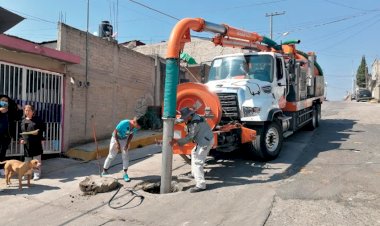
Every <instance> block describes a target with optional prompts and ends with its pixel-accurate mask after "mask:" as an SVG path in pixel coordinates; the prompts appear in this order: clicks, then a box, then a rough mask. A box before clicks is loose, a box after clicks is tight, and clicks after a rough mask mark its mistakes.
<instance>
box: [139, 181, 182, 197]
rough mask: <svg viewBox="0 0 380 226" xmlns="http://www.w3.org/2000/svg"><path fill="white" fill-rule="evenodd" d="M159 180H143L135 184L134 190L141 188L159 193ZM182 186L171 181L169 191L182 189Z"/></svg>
mask: <svg viewBox="0 0 380 226" xmlns="http://www.w3.org/2000/svg"><path fill="white" fill-rule="evenodd" d="M160 188H161V182H160V181H143V182H141V183H139V184H137V185H136V186H135V187H134V189H135V190H140V189H141V190H143V191H145V192H148V193H152V194H160ZM182 189H183V187H182V185H181V184H180V183H178V182H177V181H172V183H171V187H170V193H174V192H178V191H182Z"/></svg>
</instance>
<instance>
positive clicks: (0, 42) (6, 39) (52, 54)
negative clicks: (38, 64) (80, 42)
mask: <svg viewBox="0 0 380 226" xmlns="http://www.w3.org/2000/svg"><path fill="white" fill-rule="evenodd" d="M0 47H2V48H4V49H9V50H15V51H19V52H24V53H31V54H36V55H40V56H45V57H49V58H52V59H55V60H59V61H62V62H66V63H71V64H79V63H80V57H79V56H77V55H74V54H71V53H67V52H63V51H59V50H56V49H52V48H49V47H45V46H42V45H39V44H37V43H34V42H31V41H27V40H24V39H21V38H18V37H15V36H9V35H5V34H0Z"/></svg>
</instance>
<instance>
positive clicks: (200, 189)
mask: <svg viewBox="0 0 380 226" xmlns="http://www.w3.org/2000/svg"><path fill="white" fill-rule="evenodd" d="M204 190H206V188H200V187H197V186H194V187H192V188H190V193H196V192H201V191H204Z"/></svg>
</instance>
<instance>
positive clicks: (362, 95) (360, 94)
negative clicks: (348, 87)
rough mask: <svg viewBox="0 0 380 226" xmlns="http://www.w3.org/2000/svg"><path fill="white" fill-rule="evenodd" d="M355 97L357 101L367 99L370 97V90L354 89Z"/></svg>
mask: <svg viewBox="0 0 380 226" xmlns="http://www.w3.org/2000/svg"><path fill="white" fill-rule="evenodd" d="M355 99H356V101H357V102H359V101H369V100H371V99H372V94H371V91H369V90H368V89H359V90H358V91H356V95H355Z"/></svg>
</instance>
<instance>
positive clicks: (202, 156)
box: [170, 107, 214, 193]
mask: <svg viewBox="0 0 380 226" xmlns="http://www.w3.org/2000/svg"><path fill="white" fill-rule="evenodd" d="M180 113H181V117H180V119H181V120H183V121H184V122H185V123H186V125H187V129H188V134H187V135H186V137H184V138H181V139H174V138H173V139H172V140H171V141H170V145H171V146H173V145H175V144H178V145H180V146H183V145H185V144H186V143H189V142H194V143H195V144H196V146H195V147H194V148H193V150H192V151H191V175H192V176H193V177H194V179H195V182H196V185H195V186H194V187H192V188H191V189H190V192H191V193H195V192H200V191H204V190H206V181H205V177H204V169H203V165H204V163H205V160H206V157H207V155H208V153H209V152H210V149H211V148H212V146H213V145H214V135H213V133H212V130H211V128H210V126H209V125H208V124H207V122H206V120H205V118H203V117H201V116H199V115H198V114H196V113H195V111H194V110H193V109H191V108H188V107H184V108H182V109H181V110H180Z"/></svg>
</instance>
